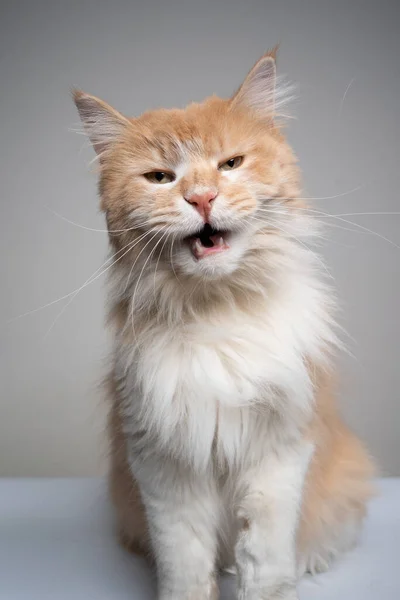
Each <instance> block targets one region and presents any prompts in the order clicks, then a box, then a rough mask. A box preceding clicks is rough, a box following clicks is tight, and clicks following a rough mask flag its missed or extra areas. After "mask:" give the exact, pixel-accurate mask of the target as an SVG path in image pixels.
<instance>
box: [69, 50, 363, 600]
mask: <svg viewBox="0 0 400 600" xmlns="http://www.w3.org/2000/svg"><path fill="white" fill-rule="evenodd" d="M275 52H276V51H275V50H274V51H272V52H271V53H270V54H269V55H268V56H267V69H268V71H267V73H269V72H271V73H272V72H273V68H272V67H273V65H272V63H271V61H272V59H273V58H274V57H275ZM261 60H264V61H265V57H264V59H261ZM260 62H261V61H260ZM258 65H259V63H258V64H257V65H256V66H255V67H254V69H253V70H252V71H250V74H249V76H248V78H247V79H246V81H245V82H244V84H243V85H242V86H241V87H240V88H239V90H238V92H237V94H236V95H234V96H233V98H232V99H229V100H223V99H220V98H217V97H212V98H209V99H207V100H206V101H204V102H203V103H201V104H191V105H190V106H188V107H187V108H186V109H183V110H178V109H173V110H156V111H152V112H148V113H145V114H143V115H142V116H140V117H138V118H132V119H127V118H126V117H124V116H122V115H121V114H120V113H118V112H117V111H116V110H115V109H113V108H111V107H109V106H108V105H107V104H106V103H104V102H103V101H100V100H98V99H96V98H94V97H92V96H88V95H87V94H84V93H82V92H78V91H77V92H75V102H76V104H77V106H78V109H79V111H80V113H81V116H82V119H83V121H84V123H85V126H86V127H87V130H88V134H89V136H90V137H91V139H92V141H93V144H94V146H95V149H96V150H97V152H98V153H99V166H100V196H101V207H102V210H103V211H104V212H105V214H106V219H107V225H108V229H109V236H110V244H111V247H112V252H113V258H114V260H115V263H114V268H113V275H114V277H115V279H114V291H113V293H114V295H112V299H111V306H110V313H109V318H110V323H111V325H112V326H113V328H114V332H115V336H116V339H117V340H118V347H119V348H121V349H122V350H123V351H126V352H127V353H129V351H130V350H131V349H132V350H133V349H135V348H138V351H137V352H138V353H137V357H136V359H135V360H136V363H135V362H134V365H135V368H137V369H138V370H139V367H138V366H137V365H138V364H139V363H140V359H141V355H140V353H141V352H142V347H141V345H140V340H141V343H142V344H144V343H146V340H147V339H148V338H149V336H151V334H152V331H153V330H155V329H156V328H162V327H164V330H165V331H167V332H168V331H176V336H177V337H178V338H179V336H181V338H182V340H184V341H187V339H189V338H190V336H191V335H193V330H194V328H195V327H196V326H197V325H198V323H199V322H202V321H201V319H202V318H203V317H204V316H206V317H207V319H208V321H207V323H208V324H210V325H211V326H212V327H214V325H215V323H217V324H218V325H219V321H218V319H222V323H225V321H223V319H224V318H225V317H227V316H229V315H231V316H232V321H233V322H234V321H235V319H236V316H237V315H240V318H242V317H243V315H246V314H249V315H251V317H252V318H253V317H254V318H255V317H259V318H262V324H263V326H264V325H265V317H264V314H265V312H263V311H265V306H266V305H267V307H268V306H269V303H270V298H273V297H274V296H273V294H274V293H275V292H274V290H275V291H276V289H278V288H274V286H275V285H276V282H275V279H274V275H275V272H273V271H272V272H271V273H269V266H270V265H269V258H271V262H273V261H274V260H277V261H278V263H277V264H278V265H280V263H279V257H280V254H279V247H278V246H274V245H273V243H274V242H273V240H274V239H279V237H282V238H285V236H288V235H289V236H290V233H288V232H287V231H286V230H285V229H284V228H283V229H279V225H278V226H276V225H274V223H273V222H270V221H268V218H265V217H264V215H265V214H266V212H265V211H266V208H265V206H264V205H262V207H261V212H260V213H258V212H257V211H258V210H259V209H260V197H262V198H263V199H265V198H268V199H273V200H274V202H276V204H275V206H277V207H278V208H279V210H280V211H284V212H283V213H282V212H281V213H280V214H284V215H285V217H287V219H288V222H287V223H286V222H284V223H285V227H290V225H291V224H292V220H291V219H292V218H293V222H297V221H296V219H297V220H299V221H301V222H303V221H304V223H306V221H305V220H306V219H307V210H306V209H307V205H306V204H305V203H304V202H303V200H301V199H300V189H301V188H300V175H299V170H298V167H297V162H296V158H295V156H294V153H293V151H292V150H291V148H290V146H289V145H288V143H287V142H286V140H285V137H284V135H283V131H282V127H281V126H279V125H278V122H277V119H276V118H275V117H276V115H275V114H274V109H273V108H271V106H270V107H269V109H268V111H267V112H266V114H265V115H261V116H260V115H259V114H258V112H257V111H258V110H259V98H255V100H254V99H252V102H251V103H250V104H249V105H247V106H246V101H247V100H248V96H249V87H250V88H251V87H253V88H254V85H256V87H257V85H258V80H257V81H256V84H254V81H253V80H254V77H255V75H254V73H256V74H257V69H258V68H259V67H258ZM256 91H257V89H256ZM252 93H253V94H254V89H253V92H252ZM238 155H240V156H243V157H244V160H243V165H242V166H241V167H240V173H239V174H238V176H237V177H235V178H229V177H226V176H224V173H222V172H221V170H220V169H219V165H221V164H222V163H224V162H225V161H227V160H228V159H230V158H232V157H235V156H238ZM182 164H183V165H184V169H183V167H182ZM154 171H163V172H167V173H172V174H173V175H174V177H175V176H176V184H175V185H159V186H157V185H151V184H149V181H148V179H146V177H144V175H145V174H146V173H149V172H154ZM238 172H239V169H238ZM199 189H200V190H203V189H207V190H210V189H211V190H214V189H215V190H217V191H218V197H217V202H220V201H221V202H224V210H225V211H226V212H227V213H229V214H230V215H231V218H232V222H235V223H237V222H240V221H241V220H243V223H246V222H248V223H251V222H253V223H254V222H258V221H259V222H262V225H261V226H259V227H260V229H259V230H257V231H255V233H254V241H252V243H253V245H249V247H248V248H247V249H246V252H245V253H244V254H243V257H242V260H238V264H237V266H236V267H235V270H234V276H231V275H230V273H229V274H228V275H227V274H226V273H224V274H223V275H221V277H220V278H219V279H218V278H214V279H213V277H214V274H213V273H211V274H210V276H209V278H207V277H206V276H202V275H196V274H193V273H192V272H190V271H185V263H179V262H175V263H174V261H173V251H174V243H175V240H176V238H177V239H178V242H177V245H178V246H179V244H181V246H179V247H183V245H184V239H185V235H187V233H183V232H182V223H181V222H183V221H184V217H183V216H182V215H183V212H182V211H183V209H186V211H188V210H189V209H188V208H187V206H186V205H185V202H183V200H185V199H187V198H188V197H189V196H190V194H191V193H192V191H193V190H199ZM220 199H222V200H220ZM182 205H183V208H182ZM267 208H268V207H267ZM190 210H192V209H190ZM213 210H214V209H213ZM187 214H189V213H187ZM194 214H195V213H194V212H191V213H190V215H189V217H190V218H192V217H193V215H194ZM277 214H279V213H277ZM255 215H257V216H255ZM260 215H261V216H260ZM189 217H188V218H189ZM185 218H186V217H185ZM235 219H236V221H234V220H235ZM252 219H253V221H252ZM304 223H303V225H304ZM306 224H307V223H306ZM213 227H214V225H213ZM282 227H283V226H282ZM305 228H306V229H307V227H305ZM221 229H223V227H221ZM149 232H150V233H151V234H152V235H153V234H154V237H153V238H149V237H146V236H148V234H149ZM165 232H167V233H168V232H172V233H171V236H172V238H173V239H172V242H170V240H169V238H168V237H167V238H165V242H164V245H162V241H163V240H164V237H160V236H163V235H164V234H165ZM293 237H294V239H295V240H296V241H297V242H298V239H297V237H296V236H295V235H294V234H293ZM154 239H155V240H156V241H155V242H152V240H154ZM160 242H161V243H160ZM167 242H168V243H167ZM249 244H250V242H249ZM268 244H272V246H271V247H269V246H268ZM303 246H304V244H303V243H302V242H301V241H300V242H299V246H298V250H299V252H301V251H302V250H303V251H304V248H303ZM305 247H306V249H307V250H308V248H307V246H305ZM157 248H158V253H156V255H155V256H154V257H153V258H152V255H153V252H155V250H156V249H157ZM277 248H278V249H277ZM146 249H147V250H146ZM268 252H269V254H268ZM311 254H312V253H311ZM157 256H158V260H157ZM148 261H150V264H151V262H152V261H153V266H155V269H154V271H151V272H150V275H149V277H150V276H151V277H152V278H153V279H154V285H153V286H152V287H148V288H145V289H146V293H144V292H143V291H142V289H141V288H140V289H139V293H138V294H137V293H136V292H137V290H138V286H139V284H141V281H142V280H141V277H142V274H143V273H144V274H145V275H146V274H147V271H146V266H147V264H148ZM274 264H275V263H274ZM282 264H283V266H282V267H279V268H282V269H284V268H285V263H284V262H282ZM300 266H301V265H300ZM157 269H159V270H158V272H157ZM156 277H157V280H156ZM131 279H132V281H131ZM152 281H153V280H151V282H152ZM125 282H126V285H125ZM132 282H133V285H132ZM210 282H212V283H210ZM215 282H216V283H215ZM124 286H125V289H124ZM129 286H131V287H129ZM128 288H129V293H130V294H131V295H130V296H129V295H128V294H127V293H126V290H127V289H128ZM266 289H268V293H266ZM316 289H317V292H316V293H319V288H318V287H317V288H316ZM149 290H150V291H149ZM271 290H272V291H271ZM268 294H269V295H268ZM132 296H133V298H132ZM323 298H324V300H323V301H322V302H323V304H324V310H325V308H326V312H327V314H329V312H330V306H327V307H325V304H327V305H328V304H329V301H330V298H329V295H328V296H327V297H325V296H323ZM266 299H267V301H266ZM284 301H285V298H284V297H283V300H282V302H284ZM324 314H325V313H324ZM260 315H262V317H260ZM316 318H317V317H316ZM322 320H323V319H322ZM327 321H328V322H329V326H330V321H329V318H327ZM245 323H246V321H245ZM260 323H261V321H260ZM272 325H273V324H272ZM322 326H323V327H325V324H324V323H323V324H322ZM221 328H222V325H221ZM228 329H229V328H228ZM328 329H329V327H328ZM324 331H325V330H324ZM286 334H287V332H286V330H285V333H284V335H286ZM198 335H199V338H200V336H201V333H200V334H199V333H198ZM324 335H325V334H324ZM326 335H328V334H326ZM274 336H275V333H273V334H272V337H274ZM322 337H323V336H322ZM328 338H329V335H328ZM160 339H161V336H160ZM162 339H163V338H162ZM172 341H174V340H173V338H171V343H172ZM183 343H184V342H182V344H183ZM333 343H334V341H333V342H332V343H331V340H330V339H328V341H327V342H326V344H325V345H324V343H321V348H322V350H321V349H318V350H316V351H315V356H313V357H311V358H310V359H309V360H308V369H307V364H306V363H307V359H306V358H305V355H302V356H301V361H300V362H301V363H302V364H301V366H302V367H304V365H306V366H305V367H304V370H305V375H304V381H305V386H306V387H307V383H308V380H309V378H311V380H312V386H310V387H313V390H314V394H313V402H311V403H310V406H307V407H306V408H305V409H304V411H303V412H302V410H299V412H298V423H297V429H298V431H299V432H300V436H301V438H302V440H309V441H311V442H312V445H313V446H314V454H313V456H312V459H311V463H310V465H309V467H308V472H307V475H306V480H305V486H304V490H303V496H302V503H301V515H300V523H299V526H298V530H297V554H298V565H299V566H298V568H299V572H300V573H302V572H304V571H305V570H312V571H315V570H320V569H323V568H325V567H326V566H327V564H328V563H329V562H330V560H331V559H332V558H334V556H335V555H336V553H338V552H339V551H341V550H345V549H347V548H348V547H350V546H351V545H352V544H353V543H354V541H355V539H356V530H357V528H358V526H359V523H360V522H361V521H362V518H363V516H364V514H365V507H366V502H367V500H368V498H369V497H370V495H371V493H372V488H371V485H370V481H371V478H372V476H373V466H372V462H371V460H370V458H369V457H368V455H367V453H366V451H365V450H364V448H363V446H362V444H361V443H360V441H359V440H358V439H357V438H356V437H355V436H354V435H353V434H352V433H351V432H350V431H349V430H348V429H347V427H346V426H345V425H344V423H343V421H342V420H341V418H340V416H339V414H338V410H337V407H336V401H335V390H334V385H333V383H332V377H331V376H330V375H329V374H328V373H329V367H327V364H329V358H328V355H329V352H330V350H331V345H333ZM225 359H226V362H228V358H226V357H225V355H224V360H225ZM303 363H304V364H303ZM116 371H117V370H116V368H115V367H114V369H113V372H112V374H111V376H110V379H109V382H108V383H109V384H108V396H109V400H110V419H109V437H110V440H111V458H110V492H111V497H112V499H113V502H114V505H115V508H116V512H117V518H118V526H119V531H120V538H121V540H122V542H123V543H124V545H125V546H126V547H128V548H129V549H132V550H135V551H140V552H142V553H143V552H144V553H145V554H146V555H148V556H151V555H152V547H151V543H150V541H149V533H148V530H149V528H148V523H147V518H146V514H145V509H144V504H143V502H142V497H141V491H140V485H139V484H138V482H137V481H136V479H135V476H134V475H133V472H132V469H131V465H130V459H129V457H128V443H129V440H128V438H127V435H126V428H125V429H124V428H123V426H122V425H123V422H124V418H126V412H127V410H126V405H125V406H124V407H123V400H122V395H121V393H120V391H119V387H118V383H119V380H118V377H117V375H116ZM307 371H308V372H309V375H307ZM120 377H121V376H120ZM271 390H272V391H273V386H272V388H271ZM272 391H271V393H272ZM278 397H279V394H278V395H277V398H278ZM275 401H276V403H275V404H273V403H272V405H271V406H268V410H270V411H271V412H270V414H271V419H272V420H273V419H274V418H275V417H279V418H278V421H279V419H281V420H282V422H283V420H284V419H285V418H286V417H287V412H285V410H286V411H287V410H289V411H290V410H291V409H286V408H285V409H281V408H280V407H279V406H278V400H276V399H275ZM184 406H185V405H184ZM189 408H190V407H189ZM189 408H188V407H186V408H185V409H184V410H186V412H184V410H181V412H182V414H184V415H185V418H186V417H187V411H188V410H189ZM258 408H259V407H258ZM231 409H232V410H231ZM171 410H172V409H171ZM220 410H221V406H218V407H217V415H218V416H217V420H216V425H215V437H214V440H213V446H212V453H211V458H210V461H211V463H212V467H211V471H213V469H219V468H221V467H220V464H221V459H220V458H221V457H218V456H217V451H218V448H217V446H216V440H217V437H218V431H219V421H218V419H220V418H221V417H220ZM230 410H231V412H229V411H230ZM234 410H237V411H238V410H239V409H238V408H237V407H235V406H234V407H230V408H229V409H228V412H227V414H229V415H231V414H232V412H233V411H234ZM249 410H252V409H251V408H249ZM124 411H125V412H124ZM128 412H129V411H128ZM260 414H261V413H260ZM265 414H269V413H268V411H266V413H265ZM296 414H297V413H296ZM290 416H292V415H290ZM180 418H181V419H182V420H183V421H184V419H183V418H182V415H181V417H180ZM263 418H264V417H263ZM293 418H295V417H293ZM176 429H177V427H176ZM176 429H174V430H173V431H174V435H175V433H176ZM182 429H183V430H184V429H185V423H183V426H182ZM265 435H267V433H266V434H265ZM291 435H292V434H290V435H289V434H287V439H288V440H291V437H290V436H291ZM171 437H173V436H171ZM282 437H284V436H282ZM171 456H172V457H174V460H175V459H176V457H175V455H174V454H173V452H172V450H171ZM225 458H226V457H225ZM185 460H187V462H185V463H184V464H185V469H186V468H187V464H188V463H189V459H188V458H187V457H185ZM232 462H233V459H232ZM222 464H225V463H223V461H222ZM226 464H229V460H228V458H227V459H226ZM228 478H229V468H226V470H223V472H222V473H221V480H224V481H226V480H227V479H228ZM242 522H243V523H244V528H243V529H242V533H247V532H248V530H249V529H250V528H251V526H252V524H251V520H250V519H248V518H247V517H246V518H243V521H242ZM220 566H222V565H220ZM210 577H213V575H212V574H210ZM213 590H214V591H212V592H209V593H210V595H209V596H207V598H211V597H216V595H217V591H216V587H215V586H214V588H213ZM185 597H186V596H185ZM191 597H192V596H191ZM193 597H194V596H193ZM197 597H198V596H197V595H196V598H197ZM199 597H200V596H199ZM203 597H204V598H205V596H201V598H203ZM263 597H264V596H263ZM285 597H286V596H285ZM290 597H292V596H290Z"/></svg>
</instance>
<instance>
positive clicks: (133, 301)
mask: <svg viewBox="0 0 400 600" xmlns="http://www.w3.org/2000/svg"><path fill="white" fill-rule="evenodd" d="M153 239H154V237H153V238H151V239H150V242H151V241H152V240H153ZM162 239H163V238H162V237H161V238H160V239H159V240H158V242H157V243H156V244H155V246H154V248H153V249H152V250H151V252H150V253H149V255H148V257H147V258H146V260H145V262H144V265H143V266H142V269H141V271H140V273H139V277H138V279H137V282H136V285H135V289H134V291H133V296H132V301H131V310H130V317H131V323H132V333H133V336H134V338H135V344H136V347H137V349H138V350H139V344H138V340H137V336H136V331H135V325H134V319H133V315H134V308H135V297H136V292H137V290H138V287H139V282H140V278H141V277H142V275H143V272H144V269H145V268H146V265H147V263H148V262H149V260H150V259H151V257H152V255H153V254H154V252H155V250H156V248H157V246H158V244H160V243H161V241H162ZM148 244H149V242H147V244H146V246H144V248H142V250H141V252H140V253H139V254H138V256H137V258H136V260H135V262H134V264H133V266H132V268H133V267H134V266H135V264H136V263H137V261H138V259H139V256H140V254H141V253H142V252H143V250H144V249H145V248H146V247H147V246H148ZM131 272H132V269H131Z"/></svg>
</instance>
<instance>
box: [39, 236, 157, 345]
mask: <svg viewBox="0 0 400 600" xmlns="http://www.w3.org/2000/svg"><path fill="white" fill-rule="evenodd" d="M143 237H145V236H144V235H143V236H142V238H143ZM139 241H140V239H139V240H134V241H133V242H131V243H130V244H127V245H126V246H124V249H125V248H126V247H127V246H129V248H128V250H126V252H124V253H123V254H122V255H121V256H120V257H119V258H117V260H115V261H114V262H112V263H111V265H109V266H108V267H107V268H106V269H104V270H103V271H102V272H101V273H99V274H98V275H96V277H93V275H92V276H91V277H89V279H87V280H86V281H85V283H84V284H83V285H82V286H81V287H80V288H78V289H77V290H76V291H75V292H74V293H73V294H72V296H71V298H70V299H69V300H68V302H67V303H66V305H65V306H64V307H63V308H62V310H61V311H60V312H59V313H58V315H57V316H56V318H55V319H54V321H53V323H52V324H51V325H50V327H49V329H48V330H47V332H46V333H45V335H44V338H43V341H44V340H45V339H46V338H47V337H48V335H49V334H50V332H51V331H52V329H53V327H54V326H55V324H56V323H57V321H58V320H59V319H60V318H61V316H62V315H63V313H64V312H65V311H66V310H67V308H68V306H69V305H70V304H71V303H72V302H73V301H74V299H75V298H76V296H77V295H78V294H79V293H80V292H81V291H82V290H83V289H84V288H85V287H87V286H88V285H90V284H91V283H93V282H94V281H96V279H98V278H99V277H101V276H102V275H104V273H105V272H106V271H108V270H109V269H111V267H113V266H114V265H115V264H116V263H117V262H118V261H120V260H121V258H123V257H124V256H125V255H126V254H128V252H130V251H131V250H132V248H133V247H134V246H136V244H137V243H139Z"/></svg>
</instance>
